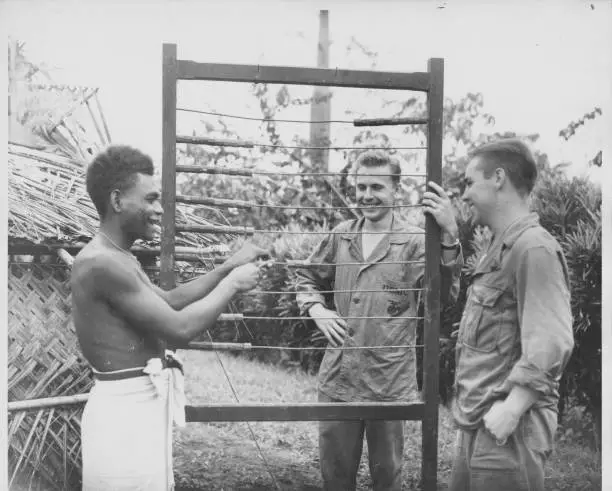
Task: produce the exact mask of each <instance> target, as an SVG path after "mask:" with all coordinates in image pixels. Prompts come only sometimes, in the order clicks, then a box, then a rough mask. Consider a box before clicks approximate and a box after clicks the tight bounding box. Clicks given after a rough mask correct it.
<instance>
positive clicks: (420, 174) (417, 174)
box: [252, 148, 427, 177]
mask: <svg viewBox="0 0 612 491" xmlns="http://www.w3.org/2000/svg"><path fill="white" fill-rule="evenodd" d="M381 150H387V149H384V148H383V149H381ZM252 174H253V175H261V176H309V177H318V176H321V177H323V176H342V175H345V174H344V173H342V172H274V171H252ZM346 175H351V174H346ZM364 175H367V176H376V177H384V176H386V177H389V173H388V172H387V173H386V174H384V173H374V172H368V173H367V174H364ZM397 175H398V176H400V177H402V176H404V177H427V174H425V173H423V172H411V173H402V174H397ZM351 176H352V175H351Z"/></svg>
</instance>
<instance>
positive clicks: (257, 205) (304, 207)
mask: <svg viewBox="0 0 612 491" xmlns="http://www.w3.org/2000/svg"><path fill="white" fill-rule="evenodd" d="M251 206H253V207H257V208H276V209H287V208H289V209H292V210H294V209H295V210H321V211H324V210H361V208H360V207H359V206H325V207H323V206H301V205H266V204H264V203H254V204H252V205H251ZM422 206H423V205H420V204H419V205H380V206H372V207H370V208H369V209H374V208H420V207H422ZM229 208H231V206H230V207H229Z"/></svg>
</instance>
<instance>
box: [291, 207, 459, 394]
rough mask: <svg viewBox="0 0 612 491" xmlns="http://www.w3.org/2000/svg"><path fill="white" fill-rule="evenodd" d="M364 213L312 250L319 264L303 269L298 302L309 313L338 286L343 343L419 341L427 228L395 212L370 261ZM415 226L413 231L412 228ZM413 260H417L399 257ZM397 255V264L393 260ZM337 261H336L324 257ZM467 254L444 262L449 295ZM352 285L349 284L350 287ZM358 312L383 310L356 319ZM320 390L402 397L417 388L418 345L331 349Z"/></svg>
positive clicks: (455, 291)
mask: <svg viewBox="0 0 612 491" xmlns="http://www.w3.org/2000/svg"><path fill="white" fill-rule="evenodd" d="M363 223H364V219H363V218H361V219H359V220H349V221H346V222H343V223H341V224H340V225H338V226H337V227H336V228H335V229H334V230H333V232H334V233H332V234H329V235H328V236H327V237H326V238H325V239H323V241H322V242H321V243H320V244H319V246H318V247H317V248H316V249H315V251H314V252H313V253H312V255H311V256H310V258H309V260H308V262H309V263H310V264H311V265H312V266H310V267H308V268H304V269H301V270H298V271H297V272H296V274H297V277H298V281H297V286H296V288H297V292H298V293H297V302H298V305H299V307H300V310H301V312H302V313H303V314H306V315H307V313H308V309H309V308H310V307H311V306H312V305H313V304H315V303H321V304H323V305H326V296H325V295H324V294H321V293H319V292H320V291H326V290H339V291H338V292H337V293H335V294H334V295H333V307H331V308H332V309H334V310H335V311H336V312H337V313H338V314H339V315H340V316H341V317H342V318H344V319H345V320H346V322H347V337H346V339H345V341H344V344H343V346H344V347H347V348H352V347H369V346H398V345H414V344H415V341H416V325H417V320H415V319H404V318H402V317H415V316H417V311H418V302H419V301H420V298H421V295H420V294H419V292H418V291H414V290H413V289H418V288H420V287H421V283H422V278H423V274H424V271H425V263H424V260H425V236H424V230H423V229H421V228H418V227H414V226H411V225H409V224H407V223H405V222H403V221H402V220H401V219H400V218H399V217H398V216H394V218H393V222H392V226H391V233H389V234H386V235H385V236H384V237H383V238H382V239H381V241H380V242H379V243H378V245H377V246H376V247H375V249H374V250H373V251H372V254H371V256H370V257H369V258H368V260H367V264H362V265H356V264H351V263H356V262H357V263H359V262H361V263H363V262H365V261H364V259H363V254H362V250H361V231H362V228H363ZM406 232H408V233H406ZM398 261H414V262H415V263H414V264H397V262H398ZM391 262H395V264H393V263H391ZM320 263H335V264H336V265H335V266H326V265H320V266H316V265H317V264H320ZM462 264H463V259H462V255H461V253H459V254H458V256H457V259H456V260H455V261H453V262H451V263H449V264H446V265H443V266H442V267H441V280H442V299H443V300H446V299H448V297H449V296H452V297H453V298H456V297H457V294H458V291H459V275H460V273H461V266H462ZM346 290H349V291H346ZM355 317H381V318H380V319H356V318H355ZM319 390H320V391H321V392H323V393H324V394H326V395H327V396H329V397H332V398H334V399H339V400H342V401H354V402H365V401H399V400H409V399H414V398H415V397H416V396H417V385H416V363H415V350H414V349H407V348H400V349H367V348H366V349H363V350H345V351H342V350H337V349H336V350H330V349H328V350H326V352H325V355H324V357H323V361H322V363H321V367H320V369H319Z"/></svg>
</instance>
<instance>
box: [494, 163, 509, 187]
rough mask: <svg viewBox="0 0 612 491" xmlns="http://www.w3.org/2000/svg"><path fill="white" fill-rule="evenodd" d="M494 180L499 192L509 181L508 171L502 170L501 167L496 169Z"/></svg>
mask: <svg viewBox="0 0 612 491" xmlns="http://www.w3.org/2000/svg"><path fill="white" fill-rule="evenodd" d="M494 178H495V187H496V188H497V190H498V191H499V190H500V189H501V188H503V187H504V184H505V183H506V181H507V180H508V176H507V175H506V171H505V170H504V169H502V168H501V167H498V168H497V169H495V176H494Z"/></svg>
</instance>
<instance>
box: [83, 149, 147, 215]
mask: <svg viewBox="0 0 612 491" xmlns="http://www.w3.org/2000/svg"><path fill="white" fill-rule="evenodd" d="M153 172H154V168H153V161H152V160H151V157H149V156H148V155H145V154H144V153H142V152H141V151H140V150H136V149H135V148H132V147H129V146H126V145H113V146H110V147H108V148H107V149H106V150H105V151H103V152H101V153H100V154H98V155H97V156H96V157H95V158H94V159H93V161H92V162H91V163H90V164H89V166H88V167H87V176H86V184H87V192H88V193H89V197H90V198H91V201H92V202H93V204H94V206H95V207H96V210H98V214H99V215H100V218H101V219H102V218H104V217H105V216H106V213H107V211H108V210H107V206H108V200H109V197H110V194H111V192H113V190H115V189H118V190H120V191H126V190H128V189H129V188H130V187H132V186H133V185H134V183H135V182H136V174H139V173H140V174H146V175H149V176H152V175H153Z"/></svg>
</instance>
